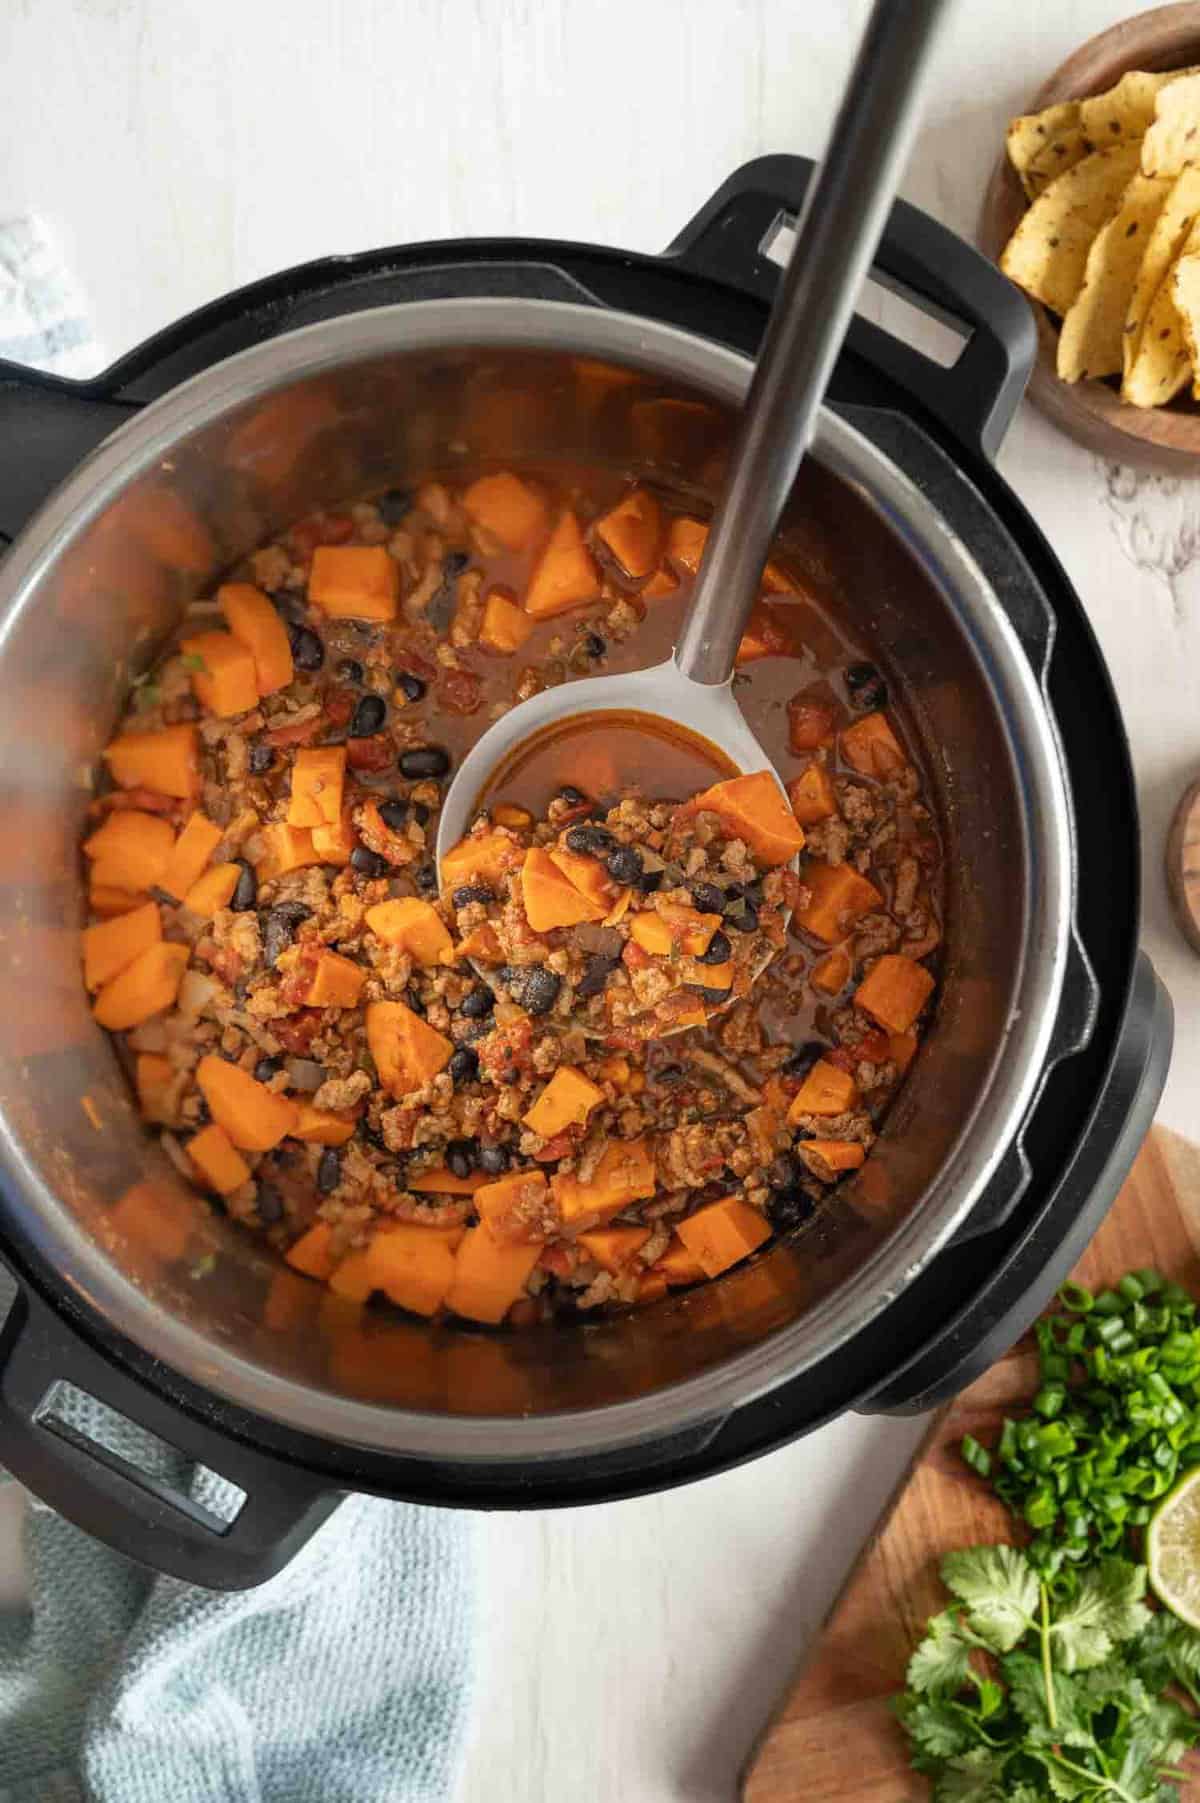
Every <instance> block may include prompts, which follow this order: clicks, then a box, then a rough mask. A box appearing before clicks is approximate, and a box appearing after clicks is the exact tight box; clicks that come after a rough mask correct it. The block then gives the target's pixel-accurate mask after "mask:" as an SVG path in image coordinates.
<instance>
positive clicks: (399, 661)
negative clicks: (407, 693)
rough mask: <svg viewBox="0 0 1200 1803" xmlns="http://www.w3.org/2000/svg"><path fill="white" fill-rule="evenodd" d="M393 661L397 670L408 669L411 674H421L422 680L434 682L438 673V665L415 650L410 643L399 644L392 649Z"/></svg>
mask: <svg viewBox="0 0 1200 1803" xmlns="http://www.w3.org/2000/svg"><path fill="white" fill-rule="evenodd" d="M392 662H393V664H394V665H395V666H396V668H397V670H407V671H408V673H409V675H410V676H419V677H420V678H421V680H422V682H432V681H433V680H434V678H435V677H436V675H437V665H436V664H431V663H430V661H429V659H428V658H427V657H422V655H421V653H420V652H419V651H414V650H413V649H412V648H411V647H410V646H408V645H398V646H396V647H395V648H394V649H393V651H392Z"/></svg>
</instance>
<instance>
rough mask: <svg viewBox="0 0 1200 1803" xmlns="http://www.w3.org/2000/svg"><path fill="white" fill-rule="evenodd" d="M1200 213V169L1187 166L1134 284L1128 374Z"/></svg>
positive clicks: (1127, 332)
mask: <svg viewBox="0 0 1200 1803" xmlns="http://www.w3.org/2000/svg"><path fill="white" fill-rule="evenodd" d="M1197 216H1200V171H1197V170H1195V169H1185V170H1184V171H1183V173H1182V174H1181V175H1178V176H1176V178H1175V181H1174V182H1173V183H1172V185H1171V189H1170V192H1169V193H1168V195H1167V198H1166V199H1165V200H1164V202H1163V204H1162V208H1161V211H1160V212H1159V215H1158V218H1157V219H1156V220H1155V222H1154V229H1153V231H1152V232H1151V233H1150V238H1149V241H1148V242H1147V245H1146V251H1145V255H1144V256H1143V258H1142V266H1141V268H1140V269H1139V270H1138V273H1137V280H1136V281H1135V282H1134V284H1133V296H1132V298H1131V300H1130V302H1129V311H1128V312H1127V313H1126V315H1125V340H1124V349H1123V364H1124V370H1125V374H1126V375H1128V374H1129V372H1130V370H1131V369H1132V368H1133V365H1134V362H1135V360H1136V358H1137V354H1138V351H1139V349H1140V348H1141V342H1142V328H1143V326H1144V325H1145V323H1146V318H1147V315H1148V314H1149V312H1150V308H1151V307H1152V306H1153V304H1154V299H1155V296H1156V295H1157V293H1158V291H1159V289H1160V288H1161V287H1162V285H1163V283H1164V282H1165V281H1166V279H1167V274H1168V272H1169V270H1170V268H1171V265H1172V264H1173V263H1174V261H1175V259H1176V257H1177V256H1178V255H1179V253H1180V252H1181V250H1182V249H1183V244H1184V240H1185V239H1186V237H1187V235H1188V233H1189V232H1190V231H1191V229H1192V222H1193V220H1194V219H1195V218H1197Z"/></svg>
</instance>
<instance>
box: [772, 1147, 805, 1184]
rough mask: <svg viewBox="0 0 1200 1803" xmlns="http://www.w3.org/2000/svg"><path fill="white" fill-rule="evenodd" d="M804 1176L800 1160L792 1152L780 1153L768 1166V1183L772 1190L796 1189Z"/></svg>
mask: <svg viewBox="0 0 1200 1803" xmlns="http://www.w3.org/2000/svg"><path fill="white" fill-rule="evenodd" d="M803 1176H804V1172H803V1170H802V1169H801V1166H800V1162H799V1160H798V1159H795V1158H793V1157H792V1154H791V1153H790V1152H780V1154H779V1155H778V1157H777V1158H773V1159H772V1160H771V1162H770V1164H769V1165H768V1166H767V1170H766V1177H767V1182H768V1183H769V1184H770V1186H771V1188H772V1189H794V1188H795V1187H796V1185H797V1184H798V1183H799V1182H800V1180H801V1178H802V1177H803Z"/></svg>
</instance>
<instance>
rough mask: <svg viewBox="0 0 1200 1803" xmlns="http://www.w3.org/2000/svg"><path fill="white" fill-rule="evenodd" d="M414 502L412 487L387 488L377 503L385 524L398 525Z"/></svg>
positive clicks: (376, 499)
mask: <svg viewBox="0 0 1200 1803" xmlns="http://www.w3.org/2000/svg"><path fill="white" fill-rule="evenodd" d="M412 504H413V498H412V489H411V488H385V489H384V491H383V493H382V494H381V495H376V497H375V505H376V507H377V508H378V510H379V517H380V519H381V520H382V521H383V523H384V525H385V526H398V525H399V524H400V522H401V520H402V519H403V518H404V516H405V514H406V513H408V512H409V510H410V509H411V507H412Z"/></svg>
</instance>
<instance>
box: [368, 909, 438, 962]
mask: <svg viewBox="0 0 1200 1803" xmlns="http://www.w3.org/2000/svg"><path fill="white" fill-rule="evenodd" d="M366 921H367V925H368V926H369V927H370V929H371V931H372V932H373V933H374V934H375V936H376V938H377V939H382V940H383V942H384V944H385V945H398V946H401V947H402V948H403V950H404V951H406V952H408V953H409V955H410V956H411V957H413V958H414V959H415V960H416V962H417V963H418V964H420V965H421V966H422V967H423V968H424V969H426V970H428V969H430V968H432V966H433V965H435V964H449V963H451V962H452V961H453V958H454V941H453V939H452V938H451V936H450V934H449V932H448V931H447V928H446V923H445V921H444V920H443V919H442V917H441V915H440V914H439V913H438V911H437V909H436V908H435V907H434V905H433V903H432V902H427V901H418V900H417V898H416V897H415V896H412V895H406V896H403V897H401V898H399V899H398V900H396V901H385V902H377V903H376V904H375V906H374V907H373V908H368V909H367V914H366Z"/></svg>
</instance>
